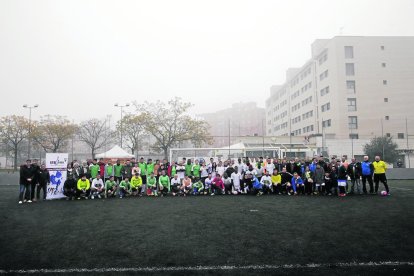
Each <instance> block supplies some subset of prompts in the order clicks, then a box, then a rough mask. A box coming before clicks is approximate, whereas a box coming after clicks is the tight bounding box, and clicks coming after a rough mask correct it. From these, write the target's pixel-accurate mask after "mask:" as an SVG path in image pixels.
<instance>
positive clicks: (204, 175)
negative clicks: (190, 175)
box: [200, 167, 208, 177]
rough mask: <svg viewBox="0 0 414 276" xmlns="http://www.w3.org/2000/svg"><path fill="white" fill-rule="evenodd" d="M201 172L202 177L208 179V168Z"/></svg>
mask: <svg viewBox="0 0 414 276" xmlns="http://www.w3.org/2000/svg"><path fill="white" fill-rule="evenodd" d="M200 171H201V177H207V176H208V171H207V167H201V168H200Z"/></svg>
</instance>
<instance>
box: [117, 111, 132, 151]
mask: <svg viewBox="0 0 414 276" xmlns="http://www.w3.org/2000/svg"><path fill="white" fill-rule="evenodd" d="M114 106H115V107H120V108H121V148H122V138H123V122H122V119H123V109H124V107H128V106H129V103H127V104H125V105H120V104H118V103H116V104H114Z"/></svg>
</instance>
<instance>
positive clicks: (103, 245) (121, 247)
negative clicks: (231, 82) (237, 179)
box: [0, 181, 414, 275]
mask: <svg viewBox="0 0 414 276" xmlns="http://www.w3.org/2000/svg"><path fill="white" fill-rule="evenodd" d="M389 183H390V188H391V193H392V195H391V196H389V197H381V196H348V197H345V198H338V197H328V196H261V197H256V196H193V197H164V198H147V197H143V198H125V199H105V200H103V199H102V200H98V199H95V200H77V201H66V200H55V201H47V202H39V203H31V204H27V203H26V204H23V205H18V204H17V201H18V199H17V196H18V186H17V185H0V208H1V218H0V225H1V226H0V229H1V231H0V233H1V235H0V248H1V250H0V274H4V273H10V274H25V273H30V274H31V275H40V274H44V273H48V274H49V275H55V274H59V275H75V274H76V275H78V274H85V275H86V274H87V273H89V274H90V273H91V274H106V275H113V274H117V273H118V274H122V275H136V274H140V275H141V274H148V275H156V274H167V275H171V274H172V275H193V274H196V275H256V274H261V275H271V274H278V275H291V274H292V275H304V274H306V275H373V274H376V275H409V274H411V275H413V274H414V238H413V235H414V183H413V181H390V182H389Z"/></svg>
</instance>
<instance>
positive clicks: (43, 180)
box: [38, 169, 50, 185]
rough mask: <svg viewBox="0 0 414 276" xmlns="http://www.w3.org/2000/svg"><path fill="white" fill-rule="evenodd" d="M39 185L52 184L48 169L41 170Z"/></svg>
mask: <svg viewBox="0 0 414 276" xmlns="http://www.w3.org/2000/svg"><path fill="white" fill-rule="evenodd" d="M38 180H39V184H40V185H46V184H47V183H49V182H50V174H49V171H48V170H47V169H44V170H42V169H40V170H39V178H38Z"/></svg>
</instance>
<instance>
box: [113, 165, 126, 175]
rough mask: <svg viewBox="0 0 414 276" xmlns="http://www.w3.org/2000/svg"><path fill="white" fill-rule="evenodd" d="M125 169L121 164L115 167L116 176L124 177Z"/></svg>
mask: <svg viewBox="0 0 414 276" xmlns="http://www.w3.org/2000/svg"><path fill="white" fill-rule="evenodd" d="M123 168H124V166H122V165H121V164H119V165H115V166H114V169H115V174H114V175H115V176H116V177H121V176H122V169H123Z"/></svg>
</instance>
